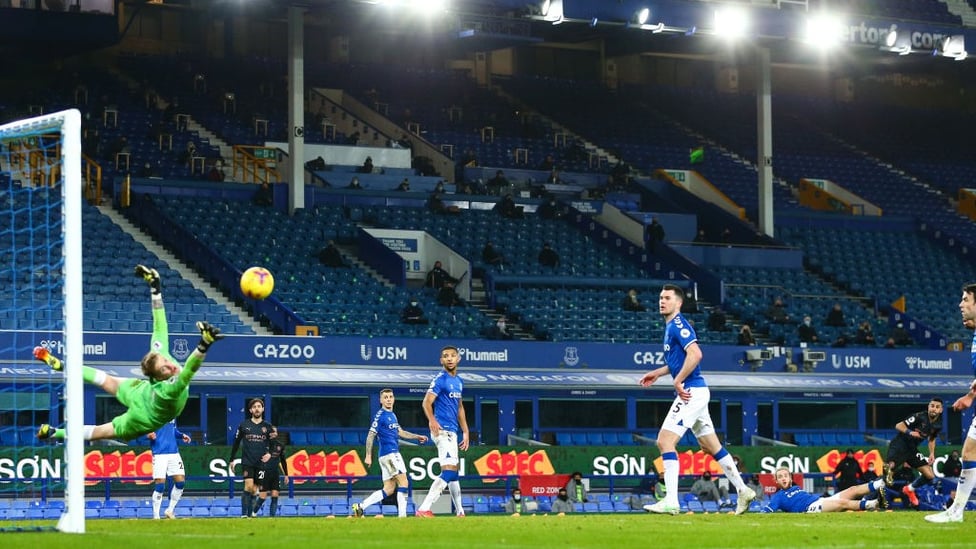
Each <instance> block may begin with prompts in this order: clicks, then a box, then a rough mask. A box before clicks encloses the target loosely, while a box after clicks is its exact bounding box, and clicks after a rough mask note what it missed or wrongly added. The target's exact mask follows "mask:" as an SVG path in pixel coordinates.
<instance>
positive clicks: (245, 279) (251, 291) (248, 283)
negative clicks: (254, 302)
mask: <svg viewBox="0 0 976 549" xmlns="http://www.w3.org/2000/svg"><path fill="white" fill-rule="evenodd" d="M271 290H274V277H273V276H271V271H269V270H267V269H265V268H264V267H251V268H250V269H248V270H246V271H244V274H242V275H241V291H242V292H244V295H245V296H246V297H249V298H251V299H264V298H266V297H268V296H269V295H271Z"/></svg>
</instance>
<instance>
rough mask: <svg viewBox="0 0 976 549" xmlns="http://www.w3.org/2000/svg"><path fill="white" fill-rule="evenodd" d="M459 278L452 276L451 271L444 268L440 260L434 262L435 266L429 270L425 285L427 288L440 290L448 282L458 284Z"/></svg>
mask: <svg viewBox="0 0 976 549" xmlns="http://www.w3.org/2000/svg"><path fill="white" fill-rule="evenodd" d="M457 281H458V279H456V278H454V277H453V276H451V273H449V272H447V271H445V270H444V267H443V265H441V262H440V261H435V262H434V267H433V268H432V269H431V270H429V271H427V278H426V280H425V281H424V286H425V287H427V288H433V289H435V290H440V289H441V288H442V287H444V284H445V283H446V282H450V283H451V284H456V283H457Z"/></svg>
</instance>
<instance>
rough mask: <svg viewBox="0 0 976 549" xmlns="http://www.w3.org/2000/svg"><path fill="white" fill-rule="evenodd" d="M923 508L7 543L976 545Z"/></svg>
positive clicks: (249, 529)
mask: <svg viewBox="0 0 976 549" xmlns="http://www.w3.org/2000/svg"><path fill="white" fill-rule="evenodd" d="M924 515H925V513H920V512H897V513H883V512H867V513H836V514H823V515H803V514H783V513H776V514H769V515H762V514H752V513H750V514H747V515H743V516H739V517H736V516H733V515H728V514H712V515H709V514H697V515H679V516H674V517H672V516H659V515H646V514H605V515H597V514H591V515H582V514H580V515H567V516H562V517H560V516H554V515H523V516H520V517H512V516H505V515H502V516H495V515H493V516H473V515H468V516H467V517H465V518H457V517H453V516H439V517H436V518H433V519H420V518H415V517H409V518H406V519H397V518H390V517H386V518H382V519H378V518H369V517H367V518H362V519H351V518H346V517H338V518H321V517H318V518H280V517H279V518H273V519H272V518H266V517H262V518H253V519H241V518H233V519H189V518H186V519H177V520H159V521H154V520H90V521H88V522H87V524H86V527H87V533H86V534H84V535H74V534H61V533H56V532H45V533H6V534H2V537H0V543H3V549H14V548H20V547H24V548H32V549H34V548H38V547H84V548H88V547H91V548H97V549H111V548H123V547H124V548H126V549H132V548H135V549H149V548H153V547H160V548H166V549H224V548H233V549H240V548H245V547H260V548H278V547H281V548H288V549H305V548H311V547H328V548H330V549H331V548H336V547H356V548H368V547H384V548H397V549H400V548H412V547H417V548H440V547H443V548H458V547H472V548H480V547H514V548H533V547H558V548H571V547H606V548H618V547H622V548H623V547H626V548H638V547H653V548H655V549H660V548H667V547H680V548H683V549H697V548H723V547H736V548H741V547H749V548H753V547H755V548H774V547H784V548H785V547H789V548H795V547H831V548H849V547H850V548H854V547H865V548H883V547H892V548H894V547H898V548H904V547H912V548H913V549H914V548H927V547H931V548H933V549H934V548H940V549H942V548H948V547H960V548H962V547H972V546H973V543H974V542H973V541H972V538H973V535H974V534H976V524H974V523H976V517H974V516H973V515H974V514H973V513H967V514H966V520H965V522H963V523H956V524H930V523H927V522H925V521H924V520H923V519H922V517H923V516H924Z"/></svg>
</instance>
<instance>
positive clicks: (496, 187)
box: [488, 170, 509, 195]
mask: <svg viewBox="0 0 976 549" xmlns="http://www.w3.org/2000/svg"><path fill="white" fill-rule="evenodd" d="M508 185H509V183H508V178H506V177H505V172H503V171H501V170H498V171H497V172H495V177H492V178H491V179H489V180H488V192H490V193H491V194H498V195H500V194H502V190H503V189H506V188H508Z"/></svg>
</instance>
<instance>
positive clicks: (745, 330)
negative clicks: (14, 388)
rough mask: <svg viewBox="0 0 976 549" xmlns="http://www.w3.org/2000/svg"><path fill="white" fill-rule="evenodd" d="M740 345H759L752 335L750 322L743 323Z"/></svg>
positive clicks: (740, 332) (740, 330) (740, 331)
mask: <svg viewBox="0 0 976 549" xmlns="http://www.w3.org/2000/svg"><path fill="white" fill-rule="evenodd" d="M738 343H739V345H757V343H756V338H755V336H753V335H752V328H750V327H749V325H748V324H743V325H742V327H741V328H739V341H738Z"/></svg>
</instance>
